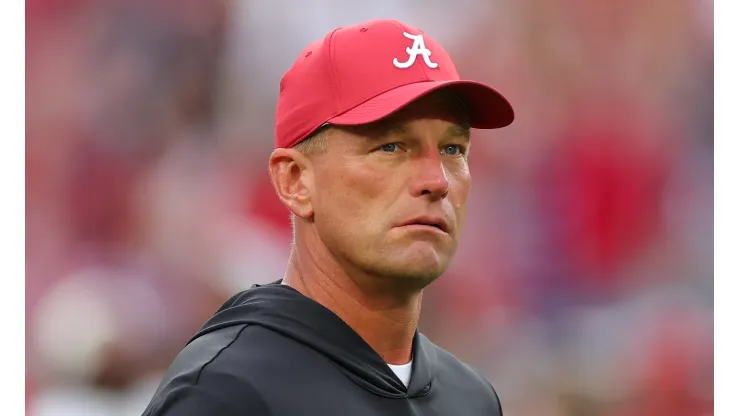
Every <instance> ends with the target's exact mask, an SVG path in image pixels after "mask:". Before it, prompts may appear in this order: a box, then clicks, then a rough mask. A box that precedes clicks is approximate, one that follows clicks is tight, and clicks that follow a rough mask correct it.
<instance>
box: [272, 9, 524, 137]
mask: <svg viewBox="0 0 740 416" xmlns="http://www.w3.org/2000/svg"><path fill="white" fill-rule="evenodd" d="M441 88H447V89H450V90H453V91H454V92H455V94H456V95H457V96H458V97H459V98H460V99H462V101H463V102H464V103H465V105H466V107H467V110H468V115H469V117H470V124H471V127H473V128H478V129H495V128H500V127H505V126H508V125H509V124H511V122H512V121H514V110H513V109H512V108H511V104H509V102H508V100H507V99H506V98H504V96H503V95H501V93H499V92H498V91H496V90H495V89H493V88H492V87H489V86H488V85H486V84H483V83H480V82H476V81H467V80H461V79H460V76H459V75H458V73H457V69H456V68H455V65H454V64H453V62H452V59H451V58H450V56H449V55H448V54H447V52H445V50H444V49H442V46H440V45H439V44H438V43H437V42H435V41H434V40H433V39H432V38H430V37H429V36H427V35H425V34H424V32H422V31H421V30H419V29H417V28H415V27H412V26H409V25H407V24H404V23H401V22H399V21H396V20H371V21H367V22H364V23H360V24H357V25H353V26H347V27H342V28H338V29H335V30H334V31H332V32H331V33H329V34H328V35H326V37H324V38H323V39H321V40H318V41H316V42H313V43H311V44H310V45H308V46H307V47H306V48H305V49H304V50H303V52H301V54H300V56H299V57H298V59H297V60H296V61H295V63H294V64H293V66H292V67H291V68H290V69H289V70H288V72H286V73H285V75H284V76H283V78H282V80H281V81H280V96H279V98H278V104H277V112H276V117H275V133H276V134H275V146H276V147H278V148H288V147H293V146H295V145H296V144H298V143H299V142H301V141H302V140H303V139H305V138H306V137H308V136H309V135H310V134H311V133H313V132H314V131H315V130H316V129H318V128H319V127H321V126H323V125H324V124H336V125H358V124H366V123H371V122H373V121H377V120H380V119H382V118H384V117H386V116H388V115H390V114H392V113H394V112H396V111H398V110H400V109H401V108H403V107H404V106H406V105H408V104H409V103H411V102H413V101H414V100H416V99H418V98H420V97H422V96H424V95H426V94H429V93H431V92H432V91H436V90H439V89H441Z"/></svg>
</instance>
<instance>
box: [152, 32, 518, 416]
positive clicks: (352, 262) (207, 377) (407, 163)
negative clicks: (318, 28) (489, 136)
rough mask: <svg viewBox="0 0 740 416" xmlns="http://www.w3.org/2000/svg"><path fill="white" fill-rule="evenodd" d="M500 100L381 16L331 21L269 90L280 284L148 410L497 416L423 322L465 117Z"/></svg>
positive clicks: (190, 352) (448, 241) (225, 324)
mask: <svg viewBox="0 0 740 416" xmlns="http://www.w3.org/2000/svg"><path fill="white" fill-rule="evenodd" d="M513 119H514V114H513V110H512V108H511V106H510V105H509V103H508V102H507V101H506V99H505V98H503V97H502V96H501V95H500V94H499V93H498V92H496V91H495V90H494V89H492V88H490V87H487V86H485V85H483V84H480V83H476V82H471V81H461V80H460V79H459V77H458V74H457V71H456V69H455V67H454V66H453V63H452V61H451V59H450V57H449V56H448V55H447V53H446V52H445V51H444V50H443V49H442V48H441V47H440V46H439V45H438V44H437V43H436V42H434V40H432V39H431V38H429V37H428V36H426V35H424V33H423V32H421V31H420V30H418V29H416V28H414V27H411V26H408V25H405V24H403V23H401V22H397V21H392V20H375V21H369V22H365V23H362V24H359V25H355V26H349V27H344V28H340V29H337V30H335V31H333V32H331V33H330V34H328V35H327V36H326V37H325V38H324V39H322V40H320V41H317V42H315V43H312V44H311V45H309V46H308V47H307V48H306V49H305V50H304V51H303V52H302V53H301V55H300V56H299V57H298V60H297V61H296V62H295V63H294V65H293V66H292V67H291V68H290V70H289V71H288V72H287V73H286V74H285V76H284V77H283V79H282V81H281V83H280V96H279V100H278V106H277V117H276V149H275V151H274V152H273V153H272V156H271V157H270V162H269V171H270V176H271V178H272V183H273V185H274V187H275V191H276V192H277V195H278V196H279V198H280V199H281V201H282V202H283V203H284V204H285V206H286V207H288V209H289V210H290V211H291V213H292V217H293V223H294V229H295V238H294V244H293V248H292V253H291V256H290V261H289V263H288V267H287V271H286V273H285V276H284V278H283V279H282V280H281V281H277V282H275V283H272V284H266V285H257V286H255V287H253V288H251V289H249V290H246V291H244V292H242V293H240V294H238V295H236V296H234V297H233V298H232V299H230V300H229V301H228V302H227V303H226V304H225V305H223V307H222V308H221V309H220V310H219V311H218V312H217V313H216V314H215V315H214V316H213V317H212V318H211V319H210V320H209V321H208V322H207V323H206V324H205V325H204V327H203V328H202V329H201V331H200V332H199V333H198V334H197V335H196V336H195V337H194V338H193V339H192V340H191V341H190V342H189V344H188V345H187V347H185V349H184V350H183V351H182V353H181V354H180V355H179V356H178V357H177V358H176V359H175V361H174V363H173V364H172V366H171V368H170V369H169V371H168V372H167V374H166V375H165V379H164V381H163V382H162V384H161V386H160V388H159V389H158V391H157V392H156V394H155V396H154V398H153V399H152V402H151V403H150V405H149V407H148V408H147V409H146V411H145V412H144V414H145V415H151V416H153V415H158V416H159V415H227V416H228V415H250V416H263V415H264V416H267V415H270V416H287V415H321V416H331V415H337V416H340V415H341V416H349V415H351V416H364V415H424V416H433V415H465V416H475V415H500V414H501V405H500V403H499V400H498V397H497V395H496V393H495V392H494V390H493V388H492V387H491V385H490V384H489V383H488V382H487V381H486V379H485V378H484V377H483V376H482V375H481V374H480V373H479V372H478V371H476V370H475V369H473V368H472V367H470V366H468V365H466V364H464V363H462V362H460V361H459V360H457V359H456V358H455V357H453V356H452V355H451V354H450V353H448V352H446V351H444V350H442V349H441V348H439V347H437V346H436V345H434V344H433V343H432V342H431V341H429V339H427V338H426V337H424V335H422V334H420V333H419V332H418V331H417V323H418V320H419V313H420V308H421V298H422V290H423V289H424V288H425V287H426V286H428V285H429V284H430V283H432V282H433V281H434V280H435V279H436V278H437V277H439V276H440V275H441V274H442V273H443V272H444V271H445V269H446V268H447V266H448V264H449V263H450V260H451V259H452V256H453V254H454V253H455V250H456V248H457V245H458V239H459V237H460V232H461V230H462V225H463V220H464V217H465V204H466V200H467V197H468V192H469V190H470V171H469V168H468V152H469V150H470V128H471V127H473V128H488V129H490V128H499V127H504V126H507V125H509V124H510V123H511V122H512V121H513Z"/></svg>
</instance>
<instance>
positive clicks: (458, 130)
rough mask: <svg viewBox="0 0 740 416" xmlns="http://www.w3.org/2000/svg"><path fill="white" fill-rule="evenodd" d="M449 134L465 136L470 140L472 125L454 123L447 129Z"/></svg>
mask: <svg viewBox="0 0 740 416" xmlns="http://www.w3.org/2000/svg"><path fill="white" fill-rule="evenodd" d="M447 135H449V136H452V137H463V138H466V139H468V140H470V127H467V126H460V125H457V124H456V125H453V126H450V127H449V128H448V129H447Z"/></svg>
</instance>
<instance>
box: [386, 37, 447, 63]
mask: <svg viewBox="0 0 740 416" xmlns="http://www.w3.org/2000/svg"><path fill="white" fill-rule="evenodd" d="M403 35H404V36H406V37H407V38H409V39H411V40H413V41H414V44H413V45H411V47H409V48H406V53H407V54H409V59H408V61H406V62H401V61H399V60H398V58H393V65H395V66H396V68H401V69H405V68H409V67H411V65H413V64H414V62H416V57H417V56H419V55H421V57H422V58H423V59H424V63H425V64H427V66H428V67H429V68H432V69H434V68H436V67H438V66H439V64H437V63H436V62H432V61H431V60H429V57H430V56H432V51H430V50H429V49H427V47H426V46H424V37H423V36H422V35H412V34H410V33H407V32H403Z"/></svg>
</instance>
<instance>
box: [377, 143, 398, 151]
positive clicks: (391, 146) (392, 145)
mask: <svg viewBox="0 0 740 416" xmlns="http://www.w3.org/2000/svg"><path fill="white" fill-rule="evenodd" d="M380 150H382V151H384V152H387V153H393V152H395V151H396V150H398V143H388V144H384V145H382V146H380Z"/></svg>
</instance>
